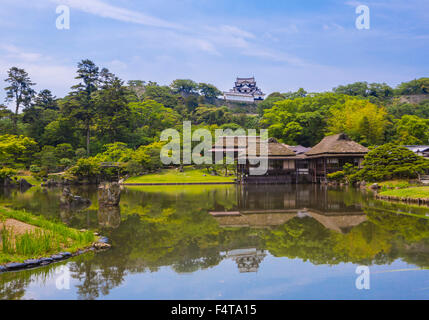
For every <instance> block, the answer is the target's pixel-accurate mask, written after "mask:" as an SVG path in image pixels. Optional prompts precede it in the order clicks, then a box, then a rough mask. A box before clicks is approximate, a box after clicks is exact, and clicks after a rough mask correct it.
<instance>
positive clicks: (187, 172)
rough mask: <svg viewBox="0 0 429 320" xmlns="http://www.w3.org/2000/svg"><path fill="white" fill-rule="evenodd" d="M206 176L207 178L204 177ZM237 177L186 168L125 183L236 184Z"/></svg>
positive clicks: (137, 178) (134, 178) (133, 178)
mask: <svg viewBox="0 0 429 320" xmlns="http://www.w3.org/2000/svg"><path fill="white" fill-rule="evenodd" d="M204 175H205V176H204ZM234 179H235V176H229V177H225V176H223V175H219V176H212V175H210V174H209V173H207V170H205V169H204V170H203V169H193V168H185V169H184V172H179V170H176V169H168V170H163V171H161V172H160V173H157V174H146V175H143V176H139V177H132V178H129V179H127V180H126V181H125V183H204V182H234Z"/></svg>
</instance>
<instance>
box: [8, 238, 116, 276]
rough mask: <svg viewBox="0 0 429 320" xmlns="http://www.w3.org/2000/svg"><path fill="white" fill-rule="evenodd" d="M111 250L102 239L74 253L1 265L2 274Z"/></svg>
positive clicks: (62, 253) (61, 253)
mask: <svg viewBox="0 0 429 320" xmlns="http://www.w3.org/2000/svg"><path fill="white" fill-rule="evenodd" d="M109 248H110V244H108V240H107V238H106V237H101V238H100V239H99V240H98V241H97V242H94V243H93V244H92V245H91V246H87V247H85V248H82V249H78V250H77V251H75V252H73V253H70V252H59V253H57V254H52V255H50V256H49V257H42V258H36V259H27V260H25V261H24V262H8V263H6V264H2V265H0V274H2V273H6V272H13V271H22V270H29V269H36V268H39V267H44V266H47V265H50V264H54V263H57V262H61V261H65V260H68V259H70V258H73V257H77V256H80V255H82V254H85V253H87V252H90V251H92V252H97V251H105V250H107V249H109Z"/></svg>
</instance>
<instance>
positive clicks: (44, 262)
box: [40, 258, 54, 266]
mask: <svg viewBox="0 0 429 320" xmlns="http://www.w3.org/2000/svg"><path fill="white" fill-rule="evenodd" d="M52 262H54V259H52V258H41V259H40V264H41V265H42V266H44V265H47V264H50V263H52Z"/></svg>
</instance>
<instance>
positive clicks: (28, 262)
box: [24, 259, 40, 267]
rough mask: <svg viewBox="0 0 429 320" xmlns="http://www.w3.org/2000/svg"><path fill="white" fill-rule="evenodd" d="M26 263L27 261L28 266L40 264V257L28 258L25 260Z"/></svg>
mask: <svg viewBox="0 0 429 320" xmlns="http://www.w3.org/2000/svg"><path fill="white" fill-rule="evenodd" d="M24 263H26V264H27V265H28V267H36V266H38V265H40V259H28V260H25V261H24Z"/></svg>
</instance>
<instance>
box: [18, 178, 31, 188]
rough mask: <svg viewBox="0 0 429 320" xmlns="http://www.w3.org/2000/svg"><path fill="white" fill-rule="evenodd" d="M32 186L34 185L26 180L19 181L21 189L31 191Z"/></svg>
mask: <svg viewBox="0 0 429 320" xmlns="http://www.w3.org/2000/svg"><path fill="white" fill-rule="evenodd" d="M32 186H33V185H32V184H31V183H30V182H28V181H27V180H25V179H19V187H20V188H21V189H29V188H31V187H32Z"/></svg>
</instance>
